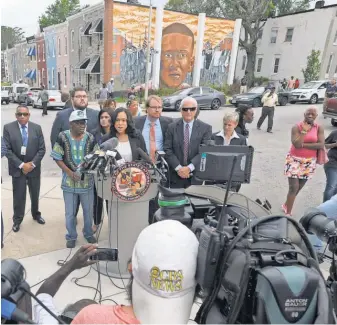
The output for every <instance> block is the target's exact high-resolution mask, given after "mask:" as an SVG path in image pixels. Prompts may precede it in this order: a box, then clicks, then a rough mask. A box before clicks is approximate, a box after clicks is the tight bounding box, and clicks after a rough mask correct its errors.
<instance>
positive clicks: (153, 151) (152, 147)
mask: <svg viewBox="0 0 337 325" xmlns="http://www.w3.org/2000/svg"><path fill="white" fill-rule="evenodd" d="M150 157H151V160H152V162H153V163H155V162H156V131H155V123H154V122H151V127H150Z"/></svg>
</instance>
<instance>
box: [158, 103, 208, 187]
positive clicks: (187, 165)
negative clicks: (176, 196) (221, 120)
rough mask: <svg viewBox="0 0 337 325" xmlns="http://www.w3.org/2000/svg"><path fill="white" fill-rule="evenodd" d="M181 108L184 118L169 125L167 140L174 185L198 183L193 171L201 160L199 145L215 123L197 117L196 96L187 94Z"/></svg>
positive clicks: (167, 156)
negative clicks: (205, 121)
mask: <svg viewBox="0 0 337 325" xmlns="http://www.w3.org/2000/svg"><path fill="white" fill-rule="evenodd" d="M180 111H181V116H182V118H180V119H178V120H177V121H175V122H173V123H171V124H170V125H169V126H168V129H167V133H166V137H165V143H164V151H165V153H166V160H167V162H168V164H169V166H170V183H171V184H170V186H171V187H172V188H187V187H189V186H190V185H191V184H192V183H193V184H198V182H197V181H196V180H194V179H193V178H192V173H193V171H194V170H195V166H196V164H197V163H198V157H197V156H198V153H199V146H200V145H201V144H206V142H207V140H210V139H211V137H212V127H211V126H210V125H208V124H206V123H204V122H202V121H200V120H197V119H196V113H197V111H198V104H197V101H196V100H195V99H194V98H192V97H186V98H184V99H183V100H182V101H181V104H180ZM199 184H200V183H199Z"/></svg>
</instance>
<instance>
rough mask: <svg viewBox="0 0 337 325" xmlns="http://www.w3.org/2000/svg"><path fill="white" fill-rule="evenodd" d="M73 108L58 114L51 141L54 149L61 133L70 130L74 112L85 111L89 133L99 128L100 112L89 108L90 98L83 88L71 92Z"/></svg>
mask: <svg viewBox="0 0 337 325" xmlns="http://www.w3.org/2000/svg"><path fill="white" fill-rule="evenodd" d="M71 96H72V102H73V107H69V108H67V109H63V110H62V111H60V112H58V113H57V114H56V118H55V121H54V123H53V126H52V129H51V134H50V141H51V146H52V148H53V147H54V144H55V142H56V140H57V137H58V135H59V133H60V132H62V131H65V130H69V117H70V114H71V113H72V112H73V111H74V110H81V111H83V112H84V113H85V114H86V116H87V118H88V123H87V131H88V132H90V131H92V130H94V129H96V128H97V127H98V111H96V110H94V109H92V108H89V107H87V106H88V96H87V92H86V90H85V89H84V88H82V87H76V88H74V90H73V91H72V92H71Z"/></svg>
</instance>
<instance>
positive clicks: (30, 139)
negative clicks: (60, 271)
mask: <svg viewBox="0 0 337 325" xmlns="http://www.w3.org/2000/svg"><path fill="white" fill-rule="evenodd" d="M15 115H16V121H14V122H12V123H9V124H6V125H5V126H4V140H5V142H6V145H7V150H8V151H7V158H8V169H9V175H10V176H12V184H13V210H14V216H13V228H12V229H13V231H14V232H18V231H19V230H20V224H21V222H22V220H23V217H24V215H25V206H26V185H27V184H28V188H29V194H30V200H31V211H32V216H33V219H34V220H35V221H37V222H38V223H39V224H44V223H45V221H44V219H43V218H42V216H41V213H40V211H39V195H40V180H41V160H42V158H43V157H44V155H45V153H46V147H45V144H44V138H43V133H42V129H41V126H40V125H38V124H35V123H33V122H29V117H30V113H29V109H28V107H26V106H21V105H19V106H18V107H17V109H16V113H15Z"/></svg>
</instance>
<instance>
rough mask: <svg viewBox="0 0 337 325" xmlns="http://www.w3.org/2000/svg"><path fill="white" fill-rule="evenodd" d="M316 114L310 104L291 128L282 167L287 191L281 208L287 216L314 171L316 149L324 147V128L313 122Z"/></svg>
mask: <svg viewBox="0 0 337 325" xmlns="http://www.w3.org/2000/svg"><path fill="white" fill-rule="evenodd" d="M317 116H318V114H317V109H316V107H314V106H311V107H309V108H308V109H307V110H306V111H305V113H304V120H303V121H302V122H299V123H297V124H296V125H294V126H293V127H292V129H291V143H292V145H291V148H290V151H289V153H288V154H287V157H286V163H285V167H284V174H285V176H287V177H288V184H289V191H288V195H287V199H286V201H285V203H284V204H282V210H283V212H284V213H285V214H286V215H288V216H291V211H292V208H293V205H294V202H295V199H296V196H297V195H298V193H299V192H300V190H301V189H302V188H303V187H304V185H305V184H306V182H307V181H308V180H309V179H310V178H312V176H313V174H314V173H315V170H316V160H317V153H318V150H319V149H323V148H324V128H323V126H321V125H318V124H317V123H315V120H316V118H317Z"/></svg>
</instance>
